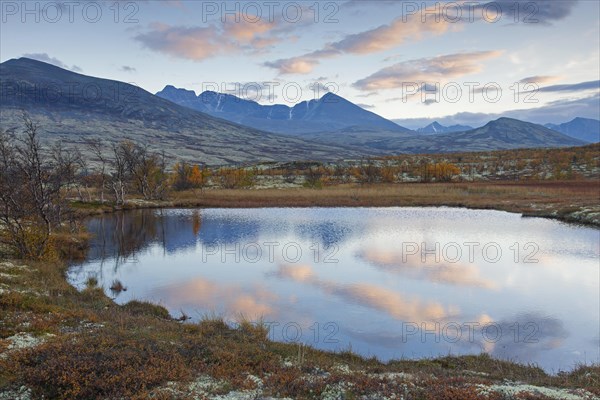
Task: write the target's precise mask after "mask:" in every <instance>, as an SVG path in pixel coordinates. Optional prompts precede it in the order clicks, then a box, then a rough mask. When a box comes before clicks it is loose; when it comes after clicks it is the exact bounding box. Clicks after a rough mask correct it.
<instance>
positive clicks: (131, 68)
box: [120, 65, 137, 72]
mask: <svg viewBox="0 0 600 400" xmlns="http://www.w3.org/2000/svg"><path fill="white" fill-rule="evenodd" d="M120 70H121V71H123V72H137V69H136V68H134V67H130V66H128V65H123V66H122V67H121V68H120Z"/></svg>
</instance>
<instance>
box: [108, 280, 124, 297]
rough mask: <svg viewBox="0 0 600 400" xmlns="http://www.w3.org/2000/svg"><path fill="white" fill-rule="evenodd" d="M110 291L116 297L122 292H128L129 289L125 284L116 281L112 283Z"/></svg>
mask: <svg viewBox="0 0 600 400" xmlns="http://www.w3.org/2000/svg"><path fill="white" fill-rule="evenodd" d="M109 289H110V291H111V292H112V293H113V295H115V296H116V295H118V294H120V293H121V292H126V291H127V287H126V286H125V285H123V282H121V281H120V280H118V279H115V280H114V281H112V283H111V284H110V288H109Z"/></svg>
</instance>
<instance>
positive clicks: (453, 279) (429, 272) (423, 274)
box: [357, 249, 498, 290]
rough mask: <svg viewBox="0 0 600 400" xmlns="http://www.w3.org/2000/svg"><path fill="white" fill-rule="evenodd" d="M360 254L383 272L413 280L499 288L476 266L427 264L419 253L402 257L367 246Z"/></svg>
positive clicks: (399, 253)
mask: <svg viewBox="0 0 600 400" xmlns="http://www.w3.org/2000/svg"><path fill="white" fill-rule="evenodd" d="M357 255H358V257H359V258H361V259H363V260H365V261H367V262H368V263H370V264H371V265H373V266H375V267H376V268H378V269H380V270H382V271H385V272H389V273H393V274H399V275H402V276H405V277H409V278H412V279H423V280H428V281H430V282H434V283H441V284H447V285H452V286H465V287H478V288H483V289H489V290H495V289H498V285H497V284H496V282H494V281H492V280H489V279H486V278H483V277H482V276H481V275H480V270H479V268H477V267H476V266H474V265H467V264H460V263H441V262H440V263H426V262H422V260H421V255H420V254H417V255H414V256H412V257H406V256H404V257H403V254H402V252H396V251H388V250H381V249H365V250H362V251H360V252H359V253H358V254H357Z"/></svg>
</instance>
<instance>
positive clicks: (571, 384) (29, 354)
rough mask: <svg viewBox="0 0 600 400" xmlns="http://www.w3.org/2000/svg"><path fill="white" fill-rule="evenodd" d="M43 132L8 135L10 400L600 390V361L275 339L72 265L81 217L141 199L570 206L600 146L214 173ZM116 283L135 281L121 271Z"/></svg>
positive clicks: (593, 196) (5, 381)
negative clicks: (396, 353)
mask: <svg viewBox="0 0 600 400" xmlns="http://www.w3.org/2000/svg"><path fill="white" fill-rule="evenodd" d="M39 131H40V127H39V126H38V125H36V124H35V122H33V121H31V119H29V118H28V117H27V116H26V115H25V116H24V117H23V130H22V132H0V207H1V208H0V252H1V256H2V258H3V259H4V261H2V262H0V310H1V311H2V312H1V318H0V398H58V399H91V398H104V399H117V398H118V399H121V398H131V399H146V398H156V399H182V398H183V399H185V398H190V399H195V398H211V397H216V396H219V395H226V394H229V395H230V397H229V398H260V397H280V398H281V397H288V398H289V397H292V398H307V399H308V398H332V399H342V398H343V399H352V398H373V399H375V398H377V399H383V398H405V399H466V400H468V399H510V398H516V399H548V398H574V399H577V398H578V399H592V398H597V396H600V366H597V365H591V366H589V365H588V366H584V365H582V366H575V368H574V369H573V370H572V371H570V372H559V373H557V374H554V375H548V374H547V373H545V372H544V371H543V370H541V369H540V368H538V367H536V366H534V365H521V364H516V363H513V362H510V361H503V360H496V359H492V358H490V357H489V356H487V355H485V354H482V355H478V356H464V357H453V356H447V357H443V358H438V359H425V360H416V361H410V360H397V361H391V362H388V363H382V362H380V361H378V360H376V359H366V358H363V357H360V356H357V355H355V354H353V353H352V352H351V351H341V352H337V353H328V352H323V351H319V350H316V349H313V348H310V347H305V346H302V345H299V344H294V343H276V342H272V341H270V340H269V339H268V331H267V328H266V326H264V325H262V324H260V323H252V322H250V321H246V320H244V319H243V318H241V319H240V321H239V324H237V325H236V326H231V325H228V324H226V323H225V322H224V321H223V320H222V319H220V318H218V317H207V318H204V319H202V320H201V321H200V322H186V323H183V322H184V321H186V320H187V319H189V317H188V316H186V315H182V316H181V317H180V318H173V317H172V316H170V315H169V313H168V312H167V310H166V309H165V308H164V307H162V306H160V305H157V304H151V303H147V302H141V301H132V302H130V303H127V304H125V305H123V306H120V305H117V304H116V303H114V302H113V301H112V300H111V299H110V298H109V297H107V296H106V294H105V290H104V289H103V288H101V287H98V279H97V278H95V277H90V278H89V279H88V280H87V282H86V288H85V289H83V290H82V291H77V290H76V289H75V288H74V287H72V286H71V285H69V284H68V282H67V281H66V279H65V274H66V268H67V263H68V261H69V260H74V259H81V258H83V257H85V254H86V239H87V237H86V234H85V232H84V231H83V229H82V224H81V222H80V221H81V217H82V216H84V215H88V214H90V213H95V212H107V211H112V210H114V209H123V208H127V207H137V206H143V207H148V206H156V207H164V206H178V205H207V206H212V205H219V204H224V205H225V206H264V205H284V206H286V205H301V206H311V205H330V206H333V205H353V204H354V205H373V204H376V205H418V204H428V205H433V204H450V205H460V204H455V203H453V202H454V201H458V200H457V199H462V200H460V201H461V202H462V205H468V206H474V207H476V206H487V207H495V208H502V207H507V208H510V206H509V205H507V204H508V203H506V204H504V203H502V202H503V201H504V200H507V201H510V202H511V203H510V204H513V203H515V202H516V203H517V205H518V206H522V207H525V204H530V203H533V204H537V205H541V206H544V207H545V206H548V205H550V208H544V210H543V211H544V212H548V213H550V212H551V211H552V210H553V209H558V207H563V208H561V210H562V209H564V210H566V211H564V212H565V215H571V214H572V213H575V212H577V210H579V211H581V210H582V209H583V208H585V207H588V208H589V207H592V206H594V205H596V203H597V194H598V186H597V181H594V180H593V179H596V178H597V177H598V146H597V145H594V146H587V147H581V148H572V149H562V150H519V151H513V152H496V153H475V154H462V155H458V154H453V155H435V156H399V157H391V158H385V159H376V160H375V159H374V160H358V161H346V162H340V163H336V164H322V163H295V164H266V165H255V166H228V167H218V168H217V167H214V168H211V167H208V166H204V165H200V164H199V165H190V164H187V163H184V162H177V161H176V160H168V159H167V156H166V155H165V154H159V153H156V152H151V151H149V150H148V149H147V148H145V147H144V146H142V145H139V144H135V143H131V142H124V143H122V144H120V145H118V146H111V147H109V148H104V147H103V145H102V143H98V142H91V143H89V146H88V148H87V149H85V151H84V150H82V149H79V150H81V151H77V149H65V148H62V147H61V146H60V145H57V146H53V147H47V146H44V145H43V143H42V142H41V141H40V140H39ZM515 171H517V172H518V173H515ZM478 180H480V181H482V182H473V181H478ZM496 180H498V181H500V182H495V181H496ZM502 181H504V182H502ZM557 182H558V183H557ZM591 182H594V183H593V184H591ZM261 187H262V188H264V189H263V190H250V189H258V188H261ZM305 187H307V188H310V189H307V188H305ZM278 188H279V189H278ZM565 197H568V199H565ZM557 198H559V199H560V200H556V199H557ZM426 199H429V200H426ZM555 200H556V201H557V203H553V201H555ZM427 201H429V203H427ZM503 204H504V205H503ZM552 207H554V208H552ZM569 207H571V208H569ZM548 210H549V211H548ZM110 289H111V290H113V291H123V290H126V289H127V288H126V287H125V285H124V284H123V283H122V282H120V281H114V282H113V283H112V284H111V287H110ZM236 396H237V397H236Z"/></svg>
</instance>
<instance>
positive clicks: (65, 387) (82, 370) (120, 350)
mask: <svg viewBox="0 0 600 400" xmlns="http://www.w3.org/2000/svg"><path fill="white" fill-rule="evenodd" d="M12 361H13V362H14V364H13V367H12V368H14V370H15V372H16V373H17V375H18V376H19V378H20V379H21V380H22V381H23V382H25V383H26V384H27V385H29V386H30V387H32V388H34V389H35V392H36V393H35V394H36V396H39V397H41V396H45V397H47V398H56V399H92V398H124V397H131V396H132V395H134V394H138V393H140V392H144V391H146V390H148V389H150V388H153V387H155V386H157V385H159V384H161V383H164V382H167V381H173V380H183V379H187V378H189V376H190V375H189V370H188V368H187V367H186V363H185V360H184V359H183V357H182V356H181V355H180V354H179V353H178V352H177V349H176V348H175V346H173V345H170V344H167V343H163V342H160V341H157V340H152V339H146V338H144V337H140V336H139V335H137V334H136V333H135V332H131V333H124V332H107V331H100V332H89V333H84V334H81V335H79V336H78V337H77V338H73V339H72V340H55V341H50V342H48V343H46V344H43V345H40V346H38V347H36V348H34V349H28V350H24V351H21V352H20V353H19V354H17V355H16V356H15V357H13V360H12Z"/></svg>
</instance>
